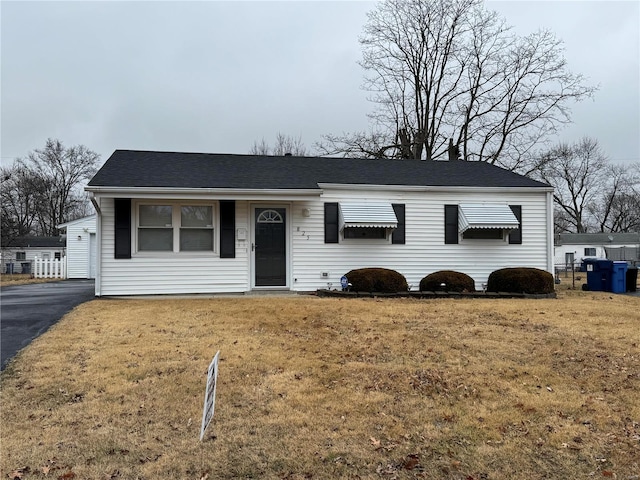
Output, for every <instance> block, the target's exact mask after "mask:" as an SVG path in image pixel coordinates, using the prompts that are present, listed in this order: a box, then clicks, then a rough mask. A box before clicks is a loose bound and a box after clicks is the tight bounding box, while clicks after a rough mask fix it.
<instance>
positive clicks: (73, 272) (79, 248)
mask: <svg viewBox="0 0 640 480" xmlns="http://www.w3.org/2000/svg"><path fill="white" fill-rule="evenodd" d="M58 228H59V229H60V230H63V231H64V232H65V234H66V238H67V278H96V215H90V216H88V217H84V218H78V219H76V220H72V221H71V222H67V223H63V224H61V225H58Z"/></svg>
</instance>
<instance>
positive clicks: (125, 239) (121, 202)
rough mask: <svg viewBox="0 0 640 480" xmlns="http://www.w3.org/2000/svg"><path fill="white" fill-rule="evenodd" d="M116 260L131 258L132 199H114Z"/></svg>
mask: <svg viewBox="0 0 640 480" xmlns="http://www.w3.org/2000/svg"><path fill="white" fill-rule="evenodd" d="M113 208H114V216H115V219H114V220H115V221H114V223H115V232H114V242H115V248H114V258H131V199H130V198H114V199H113Z"/></svg>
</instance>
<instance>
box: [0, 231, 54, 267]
mask: <svg viewBox="0 0 640 480" xmlns="http://www.w3.org/2000/svg"><path fill="white" fill-rule="evenodd" d="M64 256H65V239H64V237H61V236H58V237H36V236H23V237H16V238H14V239H12V240H10V241H9V243H7V244H6V245H3V246H2V271H3V272H4V273H33V268H32V266H33V261H34V259H35V258H36V257H37V258H40V259H44V260H52V259H56V260H60V259H62V258H63V257H64Z"/></svg>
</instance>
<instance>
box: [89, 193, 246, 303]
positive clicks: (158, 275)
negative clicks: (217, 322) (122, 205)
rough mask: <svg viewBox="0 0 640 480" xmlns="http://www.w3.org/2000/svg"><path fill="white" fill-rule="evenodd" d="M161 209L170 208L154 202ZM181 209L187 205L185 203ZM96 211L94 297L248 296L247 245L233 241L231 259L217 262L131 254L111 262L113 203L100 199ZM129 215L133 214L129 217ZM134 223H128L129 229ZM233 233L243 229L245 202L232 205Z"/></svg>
mask: <svg viewBox="0 0 640 480" xmlns="http://www.w3.org/2000/svg"><path fill="white" fill-rule="evenodd" d="M149 203H151V202H149ZM161 203H162V204H167V203H171V202H162V201H157V202H155V204H157V205H159V204H161ZM181 203H182V204H185V205H186V204H189V202H188V201H187V202H181ZM211 203H217V202H211ZM100 208H101V210H102V224H101V237H102V238H101V239H100V241H101V244H100V260H101V272H100V273H101V275H100V285H99V286H97V291H98V292H99V294H100V295H153V294H187V293H196V294H199V293H202V294H205V293H230V292H244V291H247V290H249V286H248V280H249V274H248V268H249V266H248V265H249V264H248V257H247V251H248V246H247V241H239V240H237V239H236V258H220V257H219V256H218V255H217V254H212V253H211V252H144V253H140V254H136V253H134V254H133V255H132V258H130V259H115V258H114V208H113V199H112V198H103V199H101V202H100ZM135 211H136V210H135V208H134V210H133V212H134V217H135ZM136 222H137V220H136V219H135V218H133V227H135V225H137V223H136ZM214 222H216V223H215V224H214V230H215V231H216V232H218V231H219V228H217V227H218V225H217V222H218V220H217V219H216V218H214ZM237 228H245V229H247V228H248V222H247V204H246V202H236V229H237ZM133 230H134V228H132V236H134V232H133ZM132 241H133V240H132Z"/></svg>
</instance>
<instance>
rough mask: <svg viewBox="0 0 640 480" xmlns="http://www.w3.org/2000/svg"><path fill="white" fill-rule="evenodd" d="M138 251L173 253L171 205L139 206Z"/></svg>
mask: <svg viewBox="0 0 640 480" xmlns="http://www.w3.org/2000/svg"><path fill="white" fill-rule="evenodd" d="M138 251H140V252H172V251H173V208H172V206H171V205H140V208H139V209H138Z"/></svg>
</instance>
